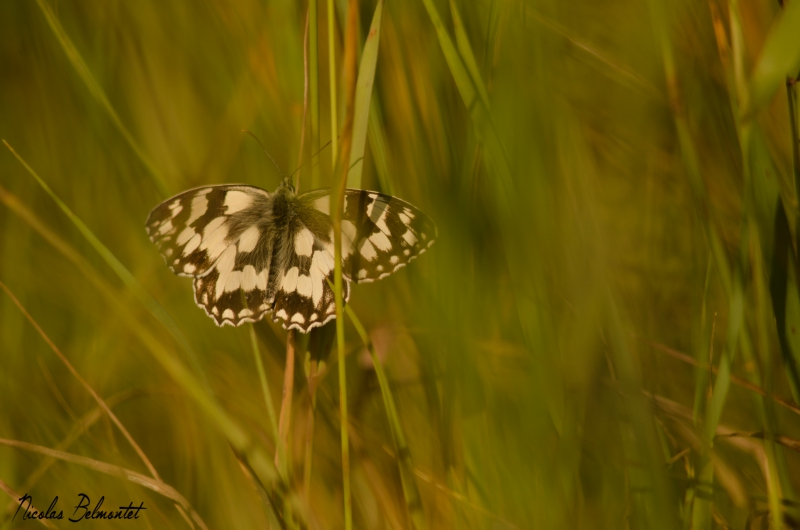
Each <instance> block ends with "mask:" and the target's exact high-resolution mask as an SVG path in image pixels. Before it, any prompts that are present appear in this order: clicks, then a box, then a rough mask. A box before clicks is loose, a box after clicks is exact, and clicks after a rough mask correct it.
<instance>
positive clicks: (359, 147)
mask: <svg viewBox="0 0 800 530" xmlns="http://www.w3.org/2000/svg"><path fill="white" fill-rule="evenodd" d="M382 13H383V0H378V5H377V6H375V14H374V15H373V16H372V24H371V25H370V27H369V35H368V36H367V41H366V42H365V43H364V50H363V52H362V53H361V64H360V65H359V67H358V80H357V81H356V105H355V111H354V115H353V140H352V142H353V143H352V147H351V148H350V163H349V164H348V167H349V168H350V169H349V171H348V174H347V187H348V188H361V170H362V169H363V167H364V150H365V148H366V142H367V124H368V123H369V115H370V99H371V96H372V85H373V84H374V83H375V68H376V66H377V63H378V46H379V45H380V40H381V14H382Z"/></svg>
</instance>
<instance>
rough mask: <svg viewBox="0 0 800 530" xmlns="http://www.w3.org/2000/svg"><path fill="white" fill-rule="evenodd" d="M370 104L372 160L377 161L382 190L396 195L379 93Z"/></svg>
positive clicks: (376, 167) (369, 126) (369, 128)
mask: <svg viewBox="0 0 800 530" xmlns="http://www.w3.org/2000/svg"><path fill="white" fill-rule="evenodd" d="M370 106H371V107H372V110H371V111H370V113H369V125H368V126H367V133H368V136H369V147H370V150H371V152H372V160H373V162H374V163H375V171H376V173H377V174H378V182H379V183H380V186H381V191H383V192H384V193H388V194H389V195H394V185H393V184H392V176H391V173H390V172H389V162H388V148H387V140H386V133H385V131H384V128H383V118H382V117H381V115H380V108H381V107H380V105H379V103H378V94H375V95H374V96H373V98H372V104H371V105H370Z"/></svg>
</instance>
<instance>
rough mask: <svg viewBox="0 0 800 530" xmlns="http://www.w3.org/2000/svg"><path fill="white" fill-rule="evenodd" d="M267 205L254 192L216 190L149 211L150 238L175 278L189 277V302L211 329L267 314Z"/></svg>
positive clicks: (191, 192) (179, 197)
mask: <svg viewBox="0 0 800 530" xmlns="http://www.w3.org/2000/svg"><path fill="white" fill-rule="evenodd" d="M269 204H270V195H269V194H268V193H267V192H266V191H264V190H262V189H260V188H256V187H253V186H246V185H222V186H209V187H203V188H198V189H194V190H189V191H186V192H184V193H181V194H179V195H176V196H175V197H172V198H171V199H168V200H166V201H164V202H163V203H161V204H160V205H158V206H157V207H156V208H155V209H153V211H152V212H150V216H149V217H148V219H147V223H146V226H147V232H148V235H149V236H150V239H151V240H152V241H153V243H155V244H156V245H157V246H158V249H159V251H160V252H161V254H162V255H163V256H164V259H165V260H166V262H167V265H168V266H169V267H170V269H171V270H172V271H173V272H174V273H175V274H178V275H180V276H193V277H194V278H195V280H194V289H195V302H196V303H197V305H199V306H200V307H202V308H203V309H204V310H205V311H206V313H207V314H208V315H209V316H210V317H212V318H213V319H214V321H215V322H216V323H217V325H223V324H232V325H239V324H240V323H242V322H253V321H256V320H258V319H260V318H261V317H262V316H263V315H264V314H265V313H267V312H269V311H270V309H271V300H270V295H271V293H270V281H269V280H270V269H271V263H272V251H273V241H274V236H275V234H274V229H273V226H272V219H271V217H270V208H269Z"/></svg>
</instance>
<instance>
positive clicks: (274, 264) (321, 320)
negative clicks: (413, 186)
mask: <svg viewBox="0 0 800 530" xmlns="http://www.w3.org/2000/svg"><path fill="white" fill-rule="evenodd" d="M329 201H330V195H329V191H328V190H316V191H311V192H308V193H305V194H303V195H300V196H297V195H295V193H294V189H293V188H292V187H291V186H290V185H288V184H283V185H281V186H280V187H278V189H277V190H276V191H275V193H273V194H271V195H270V194H269V193H267V192H266V191H264V190H262V189H260V188H256V187H253V186H246V185H239V184H234V185H222V186H208V187H204V188H197V189H194V190H189V191H187V192H184V193H181V194H180V195H176V196H175V197H172V198H171V199H168V200H166V201H164V202H163V203H162V204H160V205H159V206H157V207H156V208H155V209H154V210H153V211H152V212H151V213H150V216H149V217H148V219H147V232H148V235H149V236H150V239H151V240H152V241H153V242H154V243H155V244H156V245H157V246H158V249H159V251H160V252H161V254H162V255H163V256H164V259H165V260H166V262H167V265H168V266H169V267H170V269H171V270H172V271H173V272H174V273H176V274H178V275H181V276H191V277H194V291H195V302H196V303H197V305H198V306H200V307H202V308H203V309H204V310H205V311H206V313H207V314H208V315H209V316H210V317H211V318H213V319H214V322H216V324H217V325H220V326H221V325H224V324H231V325H234V326H238V325H239V324H241V323H243V322H255V321H257V320H259V319H261V318H262V317H263V316H264V315H265V314H267V313H270V312H271V313H272V318H273V319H274V320H275V321H282V325H283V327H284V328H286V329H297V330H299V331H302V332H304V333H305V332H308V331H309V330H311V329H312V328H314V327H317V326H321V325H323V324H325V323H326V322H328V321H330V320H331V319H333V318H335V316H336V311H335V309H336V307H335V303H334V296H333V290H332V289H331V287H330V284H332V283H333V270H334V249H333V224H332V222H331V218H330V215H329V211H330V208H329ZM344 208H345V209H344V216H343V220H342V258H343V269H342V271H343V274H342V276H343V279H344V280H345V281H344V284H343V293H342V294H343V298H344V300H345V301H347V300H349V298H350V282H354V283H360V282H371V281H375V280H378V279H380V278H383V277H385V276H388V275H389V274H391V273H393V272H394V271H396V270H397V269H399V268H400V267H403V266H404V265H406V264H407V263H408V262H409V261H411V260H413V259H414V258H416V257H417V256H419V255H420V254H422V253H424V252H425V251H426V250H427V249H428V247H430V246H431V245H432V244H433V242H434V240H435V239H436V225H434V224H433V222H432V221H431V220H430V218H428V216H426V215H425V214H423V213H422V212H421V211H419V210H418V209H417V208H415V207H414V206H412V205H410V204H408V203H407V202H405V201H402V200H400V199H397V198H395V197H391V196H389V195H383V194H380V193H376V192H371V191H364V190H352V189H348V190H347V191H346V194H345V204H344ZM329 281H330V284H329V283H328V282H329Z"/></svg>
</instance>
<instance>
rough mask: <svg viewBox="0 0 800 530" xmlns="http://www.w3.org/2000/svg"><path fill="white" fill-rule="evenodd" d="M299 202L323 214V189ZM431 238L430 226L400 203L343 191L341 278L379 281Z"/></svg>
mask: <svg viewBox="0 0 800 530" xmlns="http://www.w3.org/2000/svg"><path fill="white" fill-rule="evenodd" d="M300 199H301V201H303V202H305V203H306V204H308V205H309V206H310V207H311V208H313V209H314V210H316V211H319V212H321V213H323V214H325V215H329V212H330V207H329V204H330V202H329V201H330V196H329V192H328V190H315V191H310V192H308V193H306V194H304V195H301V196H300ZM436 236H437V230H436V225H435V224H434V223H433V221H431V219H430V218H429V217H428V216H427V215H425V214H424V213H422V212H421V211H420V210H419V209H417V208H416V207H414V206H412V205H411V204H409V203H407V202H406V201H404V200H401V199H398V198H397V197H392V196H391V195H384V194H382V193H377V192H374V191H366V190H356V189H347V190H346V191H345V204H344V214H343V216H342V257H343V258H344V263H343V269H342V275H343V276H344V277H345V278H347V279H348V280H350V281H353V282H355V283H369V282H373V281H375V280H379V279H381V278H385V277H386V276H388V275H390V274H392V273H393V272H395V271H396V270H398V269H400V268H401V267H404V266H405V265H407V264H408V263H409V262H410V261H412V260H413V259H415V258H416V257H417V256H420V255H421V254H423V253H424V252H425V251H426V250H427V249H428V248H429V247H430V246H431V245H433V242H434V241H435V240H436ZM332 252H333V250H332V249H331V253H332Z"/></svg>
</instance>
